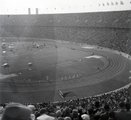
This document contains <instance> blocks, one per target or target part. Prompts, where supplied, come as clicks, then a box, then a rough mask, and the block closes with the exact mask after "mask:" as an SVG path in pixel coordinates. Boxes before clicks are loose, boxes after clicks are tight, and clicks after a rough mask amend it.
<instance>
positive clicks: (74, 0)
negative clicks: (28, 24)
mask: <svg viewBox="0 0 131 120" xmlns="http://www.w3.org/2000/svg"><path fill="white" fill-rule="evenodd" d="M107 1H113V0H0V14H2V13H9V14H10V13H11V14H12V13H16V14H17V13H28V11H27V10H28V8H31V13H35V8H39V13H55V12H58V13H59V12H78V11H83V12H84V11H90V10H97V9H101V8H100V7H98V8H97V6H98V4H99V2H107ZM116 1H121V0H116ZM123 1H124V2H125V3H126V2H129V1H130V0H123ZM120 7H121V6H120ZM118 8H119V7H117V8H115V7H114V8H111V7H108V8H107V9H110V10H111V9H118ZM130 8H131V5H130V6H129V5H127V6H126V7H125V9H130ZM104 9H106V7H104ZM120 9H121V8H120ZM122 9H123V8H122Z"/></svg>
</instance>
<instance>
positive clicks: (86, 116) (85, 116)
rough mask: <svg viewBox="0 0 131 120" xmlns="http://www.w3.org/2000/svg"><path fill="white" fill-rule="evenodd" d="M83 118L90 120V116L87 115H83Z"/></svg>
mask: <svg viewBox="0 0 131 120" xmlns="http://www.w3.org/2000/svg"><path fill="white" fill-rule="evenodd" d="M81 118H82V119H83V120H90V116H89V115H87V114H83V115H81Z"/></svg>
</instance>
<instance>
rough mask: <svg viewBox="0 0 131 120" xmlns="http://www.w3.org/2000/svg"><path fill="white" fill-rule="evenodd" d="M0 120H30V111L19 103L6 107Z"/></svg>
mask: <svg viewBox="0 0 131 120" xmlns="http://www.w3.org/2000/svg"><path fill="white" fill-rule="evenodd" d="M1 120H31V110H30V109H29V108H28V107H26V106H24V105H22V104H19V103H10V104H8V105H7V106H6V108H5V110H4V113H3V116H2V119H1Z"/></svg>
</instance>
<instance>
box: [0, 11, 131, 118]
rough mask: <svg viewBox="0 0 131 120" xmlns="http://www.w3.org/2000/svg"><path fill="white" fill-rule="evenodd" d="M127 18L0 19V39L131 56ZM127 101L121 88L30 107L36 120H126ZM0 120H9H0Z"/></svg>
mask: <svg viewBox="0 0 131 120" xmlns="http://www.w3.org/2000/svg"><path fill="white" fill-rule="evenodd" d="M130 16H131V12H130V11H129V12H128V11H126V12H124V11H123V12H122V11H121V12H113V13H111V12H108V13H107V12H106V13H98V14H97V13H89V14H86V13H83V14H79V15H78V14H70V15H69V14H63V15H44V16H43V15H39V16H33V15H30V16H19V17H18V16H0V21H1V22H0V29H1V32H0V36H1V37H35V38H45V39H55V40H56V39H57V40H67V41H71V42H78V43H87V44H93V45H99V46H102V47H108V48H111V49H116V50H119V51H122V52H125V53H128V54H131V52H130V50H131V48H130V47H129V46H130V45H131V43H130V41H129V40H130V33H131V31H130V29H131V20H130V19H131V18H130ZM118 18H119V19H118ZM127 18H128V19H127ZM130 100H131V99H130V97H129V91H128V88H122V89H120V90H118V91H112V92H110V93H109V94H102V95H99V96H91V97H88V98H81V99H76V100H69V101H62V102H56V103H38V104H33V105H34V107H35V108H34V110H33V111H32V114H34V115H35V118H36V120H40V119H41V117H40V116H41V115H43V114H45V115H47V116H46V117H49V119H54V118H55V119H58V120H116V119H117V120H120V119H119V117H121V116H120V114H122V115H123V116H122V117H123V118H122V120H129V119H131V111H130V102H131V101H130ZM25 104H29V103H25ZM6 106H7V107H6ZM7 108H8V105H7V104H1V110H0V112H1V115H2V114H3V115H5V113H6V111H7ZM14 114H15V113H14ZM32 119H34V118H32ZM2 120H11V119H5V118H4V117H2ZM41 120H45V118H42V119H41Z"/></svg>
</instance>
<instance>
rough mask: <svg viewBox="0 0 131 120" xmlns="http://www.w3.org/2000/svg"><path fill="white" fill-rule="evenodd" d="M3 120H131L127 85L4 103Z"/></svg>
mask: <svg viewBox="0 0 131 120" xmlns="http://www.w3.org/2000/svg"><path fill="white" fill-rule="evenodd" d="M0 112H1V120H130V119H131V110H130V95H129V89H128V88H122V89H120V90H118V91H112V92H110V93H108V94H107V93H106V94H102V95H99V96H92V97H87V98H78V99H74V100H68V101H61V102H55V103H50V102H49V103H37V104H26V105H22V104H19V103H8V104H2V105H1V110H0Z"/></svg>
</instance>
